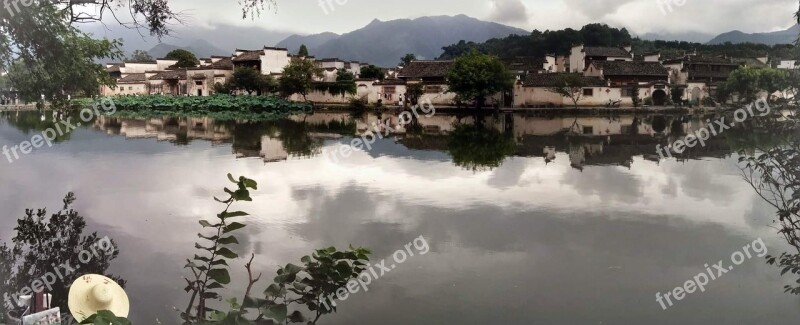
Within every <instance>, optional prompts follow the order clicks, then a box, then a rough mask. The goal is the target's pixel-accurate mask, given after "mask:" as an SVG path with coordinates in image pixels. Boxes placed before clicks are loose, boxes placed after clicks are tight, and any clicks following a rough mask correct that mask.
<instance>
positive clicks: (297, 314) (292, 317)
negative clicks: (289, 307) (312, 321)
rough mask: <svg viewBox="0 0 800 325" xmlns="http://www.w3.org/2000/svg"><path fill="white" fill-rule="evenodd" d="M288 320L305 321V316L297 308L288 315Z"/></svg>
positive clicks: (294, 321) (293, 321)
mask: <svg viewBox="0 0 800 325" xmlns="http://www.w3.org/2000/svg"><path fill="white" fill-rule="evenodd" d="M289 322H292V323H305V322H306V318H305V316H303V313H301V312H300V311H299V310H295V311H294V312H293V313H292V314H291V315H289Z"/></svg>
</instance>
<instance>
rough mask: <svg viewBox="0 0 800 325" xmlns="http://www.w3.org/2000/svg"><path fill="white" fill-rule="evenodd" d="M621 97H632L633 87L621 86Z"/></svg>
mask: <svg viewBox="0 0 800 325" xmlns="http://www.w3.org/2000/svg"><path fill="white" fill-rule="evenodd" d="M622 97H633V87H626V88H622Z"/></svg>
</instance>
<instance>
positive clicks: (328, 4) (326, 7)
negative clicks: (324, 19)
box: [319, 0, 348, 15]
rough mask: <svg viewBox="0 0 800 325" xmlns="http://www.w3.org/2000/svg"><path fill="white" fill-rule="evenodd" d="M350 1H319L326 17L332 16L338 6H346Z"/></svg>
mask: <svg viewBox="0 0 800 325" xmlns="http://www.w3.org/2000/svg"><path fill="white" fill-rule="evenodd" d="M347 1H348V0H319V7H320V8H322V12H324V13H325V14H326V15H328V14H330V13H331V12H333V11H336V6H334V4H336V5H339V6H344V5H346V4H347Z"/></svg>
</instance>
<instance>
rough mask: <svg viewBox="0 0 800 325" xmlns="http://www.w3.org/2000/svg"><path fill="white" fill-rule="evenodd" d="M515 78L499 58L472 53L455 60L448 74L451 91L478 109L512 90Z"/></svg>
mask: <svg viewBox="0 0 800 325" xmlns="http://www.w3.org/2000/svg"><path fill="white" fill-rule="evenodd" d="M513 80H514V77H513V76H512V75H511V73H510V72H509V71H508V68H506V65H505V64H504V63H503V62H502V61H500V59H499V58H497V57H496V56H492V55H486V54H481V53H478V52H477V51H471V52H469V53H468V54H466V55H463V56H461V57H459V58H457V59H456V60H455V62H454V63H453V67H452V68H451V69H450V71H449V72H448V74H447V83H448V85H449V91H451V92H454V93H456V94H458V96H459V98H461V99H462V100H474V101H475V102H476V103H475V104H476V106H477V107H482V106H483V103H484V102H485V101H486V99H487V98H488V97H490V96H493V95H495V94H497V93H498V92H502V91H507V90H511V88H512V87H513V86H514V81H513Z"/></svg>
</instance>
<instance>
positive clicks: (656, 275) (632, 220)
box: [0, 113, 800, 324]
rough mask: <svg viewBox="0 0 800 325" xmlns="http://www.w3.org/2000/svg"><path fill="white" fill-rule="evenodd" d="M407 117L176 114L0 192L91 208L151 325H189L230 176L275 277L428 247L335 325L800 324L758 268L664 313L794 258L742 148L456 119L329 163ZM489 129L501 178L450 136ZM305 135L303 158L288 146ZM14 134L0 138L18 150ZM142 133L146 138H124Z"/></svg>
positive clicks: (245, 244) (4, 172)
mask: <svg viewBox="0 0 800 325" xmlns="http://www.w3.org/2000/svg"><path fill="white" fill-rule="evenodd" d="M393 118H394V117H393V114H388V113H387V114H380V115H375V114H365V115H364V116H362V117H360V118H354V117H352V116H350V115H349V114H336V113H326V114H314V115H310V116H302V117H295V118H293V119H291V120H287V121H275V122H263V123H247V122H223V121H213V120H208V121H207V122H203V123H205V124H201V126H202V127H203V128H205V129H206V131H203V132H202V134H201V133H199V132H198V133H192V132H194V131H192V132H190V130H189V126H190V125H193V126H194V127H196V126H197V122H195V121H200V120H203V121H205V120H204V119H188V118H187V119H177V120H175V122H171V123H173V124H175V125H177V126H178V127H175V128H170V129H169V130H167V128H164V127H160V126H159V125H163V124H164V123H165V121H168V120H169V119H152V120H126V119H115V120H114V121H111V120H108V121H107V123H106V122H103V123H101V122H100V121H98V123H96V124H95V125H93V126H92V128H93V129H91V130H90V129H83V130H78V131H76V133H75V134H74V136H73V138H72V139H71V140H70V141H66V142H65V143H62V144H60V145H59V146H57V147H54V148H53V149H52V150H50V151H46V152H43V153H42V154H40V156H36V157H31V159H30V160H28V161H26V163H25V164H16V163H15V164H14V165H12V166H10V167H8V168H4V169H0V181H2V182H3V183H4V184H11V185H9V186H5V187H4V188H2V189H0V194H1V195H0V197H2V198H3V199H2V203H0V204H2V205H3V206H11V207H16V206H19V205H20V204H25V203H28V202H30V200H31V197H41V196H45V197H47V196H50V197H52V196H53V195H55V194H53V192H55V191H63V190H65V189H70V190H73V189H74V190H75V191H77V192H78V193H79V194H81V195H82V197H87V198H89V200H88V201H87V202H88V203H87V204H86V205H87V206H86V210H87V211H89V212H90V213H89V214H88V216H90V218H91V219H92V221H93V222H92V223H93V224H97V225H100V227H101V229H104V230H108V232H109V233H112V234H113V235H114V237H115V238H117V239H119V240H120V243H121V245H124V247H136V248H137V249H136V250H126V252H125V253H124V254H123V256H121V257H120V258H119V260H118V261H115V265H121V266H122V268H121V269H119V271H117V270H114V272H115V273H120V272H121V273H120V274H123V275H124V276H125V278H126V279H127V280H129V281H130V284H129V293H130V295H131V297H132V305H133V308H134V309H133V311H134V312H135V313H134V315H135V316H134V317H135V318H137V319H135V320H134V323H137V324H139V323H142V324H152V323H155V319H156V318H158V319H159V320H160V321H161V322H162V323H174V322H170V321H169V320H173V319H174V318H175V317H176V316H175V312H174V311H173V310H172V306H179V305H182V304H185V298H186V297H185V295H183V294H182V292H181V291H180V289H181V288H180V285H178V283H179V280H180V279H181V273H180V268H181V267H182V266H183V263H180V262H181V261H182V258H184V257H185V256H187V255H188V256H191V254H192V253H193V251H192V250H191V247H192V244H193V242H194V241H193V240H194V239H196V234H195V232H196V231H195V230H196V228H197V221H196V220H197V219H198V217H201V216H208V215H213V214H214V213H216V212H217V211H216V207H213V206H212V205H211V204H209V203H208V201H209V198H210V197H211V195H213V193H215V192H214V190H215V189H217V188H219V187H221V186H224V185H225V184H224V182H227V180H226V179H225V178H224V177H219V178H218V177H215V176H216V175H220V174H221V173H225V172H233V173H236V174H242V175H248V176H252V178H254V179H256V180H258V181H259V183H260V184H264V188H263V192H261V191H259V192H261V193H258V196H257V197H254V202H253V203H252V205H251V206H248V207H246V208H244V209H245V210H247V211H248V212H251V213H253V217H252V218H249V219H248V221H249V222H252V224H253V227H252V228H250V229H249V230H247V231H246V232H245V234H244V235H243V236H241V237H240V241H241V243H242V245H241V246H242V247H241V250H237V251H236V252H237V253H239V254H240V255H247V254H248V253H250V252H255V253H256V254H257V258H256V260H257V261H258V263H259V265H258V267H259V268H260V269H261V270H264V273H265V274H269V273H272V271H273V270H274V269H275V266H276V265H284V264H285V263H286V262H287V261H294V260H296V259H297V257H298V256H302V255H304V254H307V253H308V252H309V251H310V250H312V249H314V248H316V247H325V246H332V245H333V246H338V247H346V246H347V245H349V244H353V245H357V246H364V247H369V248H372V249H373V251H374V252H375V255H376V257H377V258H382V257H384V256H386V255H387V254H391V253H392V252H393V251H394V250H396V249H398V248H400V247H402V245H403V244H405V243H407V242H408V241H409V239H411V238H415V237H417V236H419V235H425V237H426V238H430V244H431V253H430V254H428V255H426V256H424V257H420V258H418V259H414V260H411V261H409V262H408V263H407V264H404V265H403V267H402V268H398V269H397V270H396V271H393V272H392V275H391V276H389V277H386V278H385V279H381V281H380V283H376V284H375V285H374V288H371V289H370V291H369V293H368V294H365V295H358V296H354V297H353V298H352V299H351V300H348V301H347V303H346V304H342V306H341V309H340V311H339V313H337V314H336V315H334V316H332V317H331V318H330V319H329V320H326V323H329V324H420V323H421V324H425V323H428V324H449V323H459V324H486V323H497V324H588V323H591V324H598V323H601V322H602V323H604V324H642V323H646V324H676V323H680V324H716V323H721V324H727V323H730V324H751V323H753V324H755V323H766V324H790V323H793V322H796V320H797V319H798V317H800V310H798V308H797V306H798V303H800V300H798V299H797V298H796V297H794V296H789V295H785V294H783V293H782V287H783V285H785V284H790V283H793V282H794V279H788V278H784V279H781V278H780V277H779V272H776V270H775V269H774V267H771V266H768V265H766V264H764V263H763V262H761V261H755V260H754V261H753V262H752V263H749V264H746V265H743V266H742V267H741V268H737V270H736V271H735V273H731V274H730V276H726V278H724V279H720V280H718V281H717V282H715V283H714V287H713V288H709V290H708V291H707V292H706V293H704V294H703V295H700V296H695V297H692V298H691V299H692V300H691V301H690V302H687V303H686V304H682V305H681V306H679V307H677V308H675V309H670V311H669V312H663V311H662V310H661V307H660V306H659V305H658V303H657V302H656V301H655V299H654V298H655V296H654V295H655V293H656V292H659V291H661V292H663V291H664V290H665V289H668V288H672V287H674V286H676V285H678V284H680V283H682V282H684V281H686V280H687V279H689V278H690V277H691V276H692V275H695V274H697V273H698V272H699V271H701V270H702V269H703V265H704V264H705V263H709V262H712V261H716V260H718V259H720V258H724V257H726V256H729V255H730V253H731V252H732V251H734V250H735V249H738V248H740V247H742V245H743V244H746V243H749V242H752V241H753V239H754V238H757V237H763V238H764V239H765V241H767V242H768V245H769V248H770V252H773V251H774V252H778V251H780V250H785V247H784V246H786V243H785V242H784V243H781V242H779V240H780V239H779V238H777V236H775V231H774V230H773V229H772V228H769V225H770V223H769V218H768V216H770V215H772V214H773V212H774V211H773V210H772V209H770V208H769V207H766V206H764V205H763V204H761V203H760V201H758V200H757V197H756V196H755V194H754V193H753V191H752V189H750V188H749V186H747V184H745V183H744V182H742V180H741V178H740V175H739V174H738V173H739V170H738V169H737V168H736V165H735V162H736V157H735V151H736V150H738V149H739V148H740V145H739V141H738V140H737V139H736V138H735V137H729V136H728V135H726V136H724V137H718V138H715V139H714V140H713V141H714V142H712V144H711V145H709V146H707V147H705V148H697V149H695V150H694V151H690V152H687V153H685V154H684V155H682V156H680V161H675V160H669V161H665V160H659V157H658V155H657V154H656V153H655V145H656V144H657V143H662V144H664V143H666V141H667V140H668V138H669V137H670V136H677V135H678V133H679V129H680V132H690V131H692V130H695V129H697V128H699V127H702V126H703V125H704V124H703V121H705V118H701V117H699V116H688V117H681V116H658V115H652V116H649V115H642V116H620V117H580V118H578V119H577V120H576V119H575V118H574V117H567V118H559V117H548V116H525V115H514V114H502V115H489V116H478V117H476V116H471V115H462V116H458V115H444V114H442V115H437V116H435V117H434V118H431V119H420V120H418V121H416V123H415V124H412V125H411V126H409V128H408V129H406V130H398V132H397V133H396V134H393V135H391V136H389V137H387V138H385V139H383V140H379V141H378V142H376V144H375V146H374V147H373V150H371V151H368V152H358V153H357V154H355V155H354V156H353V157H352V158H351V159H347V160H342V161H340V162H338V163H333V162H331V161H330V160H328V159H325V157H324V155H321V154H320V151H321V149H327V148H330V147H332V146H334V145H337V144H342V143H349V138H350V137H353V136H356V135H358V134H360V132H363V131H364V130H366V129H368V128H369V127H371V126H372V124H373V123H376V124H377V123H378V122H382V121H386V120H389V121H390V124H391V123H392V122H391V121H392V120H391V119H393ZM129 121H130V122H131V123H128V122H129ZM123 123H126V132H121V128H122V124H123ZM137 123H139V124H137ZM148 123H150V124H152V126H150V127H148V126H147V124H148ZM478 123H482V127H483V128H485V129H486V130H495V131H496V132H497V134H499V135H502V136H503V137H504V138H507V139H511V141H512V143H513V144H514V150H513V151H510V152H509V151H505V152H504V155H508V156H507V157H505V159H502V160H500V163H499V165H497V166H492V167H487V168H479V170H478V171H473V170H472V169H471V168H469V167H467V168H465V167H463V165H458V166H456V163H455V161H454V160H455V159H454V157H453V156H451V150H450V145H451V143H450V141H449V140H450V139H451V137H452V135H453V134H454V133H456V130H457V129H458V128H459V127H464V126H468V127H474V128H478V127H481V126H479V124H478ZM182 124H183V125H186V126H185V127H181V126H180V125H182ZM675 124H679V126H680V128H678V127H674V125H675ZM9 125H10V124H9ZM134 125H138V126H134ZM335 125H347V128H346V129H345V130H341V128H339V127H336V126H335ZM659 125H663V128H657V127H656V126H659ZM129 126H131V129H130V130H128V129H127V128H128V127H129ZM148 128H149V129H148ZM98 130H101V131H102V132H105V133H111V134H112V136H106V135H104V134H102V132H98ZM198 130H199V129H198ZM208 130H213V132H210V133H209V131H208ZM292 132H296V133H295V134H294V135H293V136H292V137H291V138H292V139H301V140H302V141H301V140H298V141H297V142H295V143H298V144H300V145H294V144H292V143H287V139H281V135H282V134H291V133H292ZM16 133H19V132H17V131H15V130H13V129H12V128H10V127H8V126H7V125H0V137H2V138H3V140H5V141H7V142H8V143H12V142H13V141H15V138H14V136H16V135H15V134H16ZM128 133H130V134H131V135H134V134H146V136H147V137H148V139H146V140H138V141H127V140H126V139H129V138H131V137H129V136H128V135H127V134H128ZM211 133H216V134H214V135H213V137H212V136H211V135H210V134H211ZM178 134H182V135H180V137H182V138H183V140H182V141H177V140H175V139H177V138H178V137H179V135H178ZM732 134H733V133H732ZM171 135H174V136H175V138H174V139H173V138H172V136H171ZM298 137H302V138H298ZM303 139H304V140H303ZM158 140H161V141H158ZM765 141H766V140H765ZM173 143H174V144H180V145H179V146H175V145H173ZM301 149H302V150H301ZM467 156H468V155H467ZM235 157H242V158H244V157H252V159H234V158H235ZM699 158H702V159H699ZM465 160H466V159H465ZM51 161H58V162H59V164H58V166H59V168H51V167H52V164H51ZM484 161H485V160H484ZM264 162H271V163H268V164H264ZM475 166H477V164H476V165H475ZM580 168H583V170H580ZM176 180H178V181H176ZM30 184H46V185H47V186H43V187H38V186H33V185H30ZM60 194H62V193H58V195H60ZM3 221H6V220H3ZM248 228H249V227H248ZM105 232H106V231H104V233H105ZM7 233H8V229H7V228H0V234H2V235H6V234H7ZM770 239H772V240H770ZM231 268H232V269H239V270H241V269H242V266H241V265H232V266H231ZM233 276H234V277H238V278H239V279H242V278H243V277H245V276H246V275H244V274H238V275H233ZM232 289H234V290H237V289H238V290H242V291H243V290H244V289H245V288H232ZM240 293H241V292H240Z"/></svg>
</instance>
